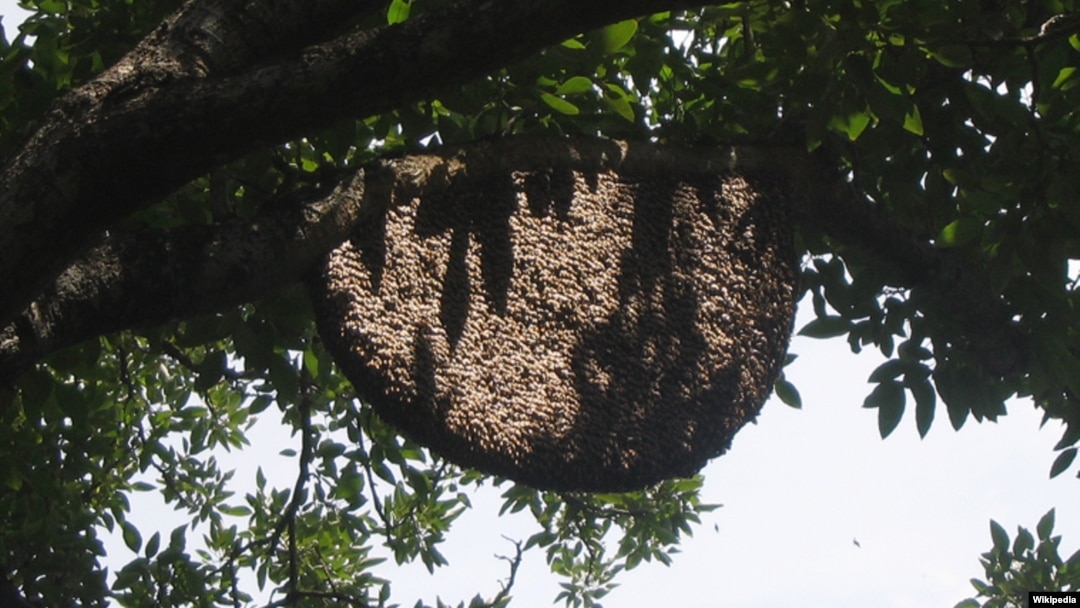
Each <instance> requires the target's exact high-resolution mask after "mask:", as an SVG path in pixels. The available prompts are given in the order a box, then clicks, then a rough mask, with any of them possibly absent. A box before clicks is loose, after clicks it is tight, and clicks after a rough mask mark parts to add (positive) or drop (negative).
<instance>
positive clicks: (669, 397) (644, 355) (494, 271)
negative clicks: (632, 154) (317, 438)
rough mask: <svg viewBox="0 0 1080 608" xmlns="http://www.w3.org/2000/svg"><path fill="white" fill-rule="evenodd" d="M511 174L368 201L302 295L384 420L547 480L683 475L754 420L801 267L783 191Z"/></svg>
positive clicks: (724, 180)
mask: <svg viewBox="0 0 1080 608" xmlns="http://www.w3.org/2000/svg"><path fill="white" fill-rule="evenodd" d="M677 173H678V172H677V171H676V172H672V171H667V170H665V171H660V170H650V169H648V168H647V167H646V168H641V167H638V168H636V169H628V168H624V169H623V170H620V169H618V168H616V169H611V168H608V169H603V168H600V169H597V170H595V171H590V170H584V171H576V170H572V169H571V168H569V167H566V168H561V169H560V168H553V169H547V170H516V171H515V170H513V167H508V168H507V170H506V171H505V172H504V173H502V174H500V175H484V176H481V177H479V178H472V179H462V180H458V181H457V182H455V183H454V184H453V185H452V186H451V187H450V188H449V189H447V190H444V191H443V192H441V193H440V194H438V195H429V196H424V197H423V198H413V199H411V200H400V201H396V202H387V203H385V204H381V205H380V204H378V203H371V205H370V208H368V209H366V210H365V213H366V219H365V221H364V222H363V224H362V226H361V227H360V229H359V230H358V231H357V233H356V235H355V237H354V238H353V239H352V240H351V241H349V242H347V243H345V244H343V245H341V246H340V247H339V248H337V249H336V250H335V251H334V252H333V253H332V254H331V255H330V256H329V258H328V260H327V262H326V264H325V267H324V268H323V271H322V275H321V277H320V279H318V280H317V282H316V283H317V284H316V287H315V289H314V298H315V302H316V310H317V311H318V314H317V316H318V322H319V328H320V333H321V335H322V336H323V338H324V340H325V342H326V343H327V345H328V347H329V348H330V351H331V353H332V354H333V356H334V358H335V361H336V362H337V363H338V364H339V366H340V367H341V368H342V369H343V370H344V372H345V374H346V375H347V376H348V377H349V379H350V380H351V382H352V383H353V384H354V386H355V387H356V390H357V392H358V393H359V395H360V396H361V397H362V398H363V399H365V400H367V401H369V402H370V403H371V404H372V405H373V406H374V408H375V409H376V411H377V412H378V414H379V415H381V416H382V417H384V418H385V419H386V420H388V421H389V422H391V423H392V424H394V425H395V426H397V427H398V428H399V429H400V430H401V431H403V432H404V433H405V434H407V435H408V436H410V437H412V438H413V439H415V440H416V441H418V442H420V443H421V444H423V445H426V446H428V447H429V448H430V449H432V450H433V451H435V452H436V453H438V454H440V455H442V456H443V457H445V458H447V459H449V460H451V461H453V462H455V463H457V464H460V465H463V466H466V467H472V468H476V469H479V470H481V471H485V472H487V473H492V474H497V475H502V476H506V477H509V478H512V479H514V480H517V481H519V482H522V483H525V484H528V485H531V486H535V487H539V488H547V489H556V490H584V491H617V490H629V489H636V488H641V487H644V486H647V485H650V484H653V483H655V482H658V481H660V480H662V479H664V478H669V477H675V476H686V475H690V474H693V473H694V472H696V471H697V470H698V469H699V468H700V467H701V466H702V465H703V464H704V463H705V462H706V461H707V460H708V459H710V458H712V457H714V456H717V455H719V454H721V453H723V452H724V451H725V450H726V449H727V448H728V447H729V445H730V442H731V439H732V437H733V436H734V434H735V433H736V432H737V431H738V430H739V429H740V428H741V427H742V426H743V425H744V424H745V423H746V422H748V421H750V420H752V419H753V418H754V417H755V416H756V415H757V413H758V411H759V409H760V407H761V405H762V403H763V402H764V400H765V399H766V397H767V396H768V394H769V392H770V390H771V388H772V384H773V382H774V380H775V378H776V375H777V373H778V372H779V369H780V367H781V365H782V362H783V357H784V353H785V349H786V346H787V342H788V338H789V335H790V328H791V321H792V314H793V309H794V298H795V292H796V288H795V283H796V269H795V257H794V254H793V247H792V244H791V231H790V226H789V222H788V220H787V216H786V212H785V204H784V201H782V200H780V197H778V196H777V195H774V194H763V193H762V192H761V191H759V190H758V189H756V188H755V187H753V186H752V185H751V182H750V181H748V180H747V179H744V178H743V177H740V176H738V175H734V174H717V173H715V172H713V173H707V174H683V175H680V174H677Z"/></svg>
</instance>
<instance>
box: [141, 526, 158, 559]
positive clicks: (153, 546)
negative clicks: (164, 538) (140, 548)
mask: <svg viewBox="0 0 1080 608" xmlns="http://www.w3.org/2000/svg"><path fill="white" fill-rule="evenodd" d="M160 547H161V533H160V532H154V535H153V536H151V537H150V540H148V541H146V550H145V551H144V552H143V555H145V556H146V557H147V559H149V558H151V557H154V556H155V555H157V552H158V549H159V548H160Z"/></svg>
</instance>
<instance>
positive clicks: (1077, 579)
mask: <svg viewBox="0 0 1080 608" xmlns="http://www.w3.org/2000/svg"><path fill="white" fill-rule="evenodd" d="M1053 531H1054V510H1053V509H1050V510H1049V511H1047V513H1046V514H1045V515H1043V516H1042V518H1041V519H1039V524H1038V526H1036V527H1035V533H1036V534H1037V535H1038V541H1039V542H1038V544H1035V540H1036V538H1035V536H1032V534H1031V531H1029V530H1028V529H1027V528H1024V527H1018V529H1017V532H1016V539H1015V540H1013V542H1012V545H1011V547H1010V545H1009V533H1008V532H1006V531H1005V528H1003V527H1001V524H999V523H997V522H996V521H993V520H991V521H990V536H991V538H992V539H993V541H994V546H993V548H992V549H990V551H988V552H986V553H983V554H982V558H980V560H979V561H980V562H982V565H983V568H984V569H985V570H986V580H985V581H983V580H979V579H974V578H973V579H971V585H972V586H973V587H975V591H977V592H978V597H981V598H986V600H985V601H983V602H982V603H980V602H979V601H978V599H975V598H969V599H966V600H964V601H962V602H960V603H959V604H957V605H956V608H979V607H980V606H981V607H982V608H1021V607H1023V606H1026V605H1027V594H1028V592H1029V591H1076V590H1077V589H1080V551H1077V552H1076V553H1073V555H1072V557H1070V558H1068V559H1066V560H1062V559H1061V557H1060V555H1059V553H1058V548H1059V547H1060V546H1061V537H1060V536H1051V534H1052V533H1053Z"/></svg>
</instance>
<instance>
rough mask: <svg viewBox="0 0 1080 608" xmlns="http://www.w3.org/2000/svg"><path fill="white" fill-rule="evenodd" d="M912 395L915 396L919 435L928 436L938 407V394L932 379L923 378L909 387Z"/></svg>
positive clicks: (916, 424) (916, 422)
mask: <svg viewBox="0 0 1080 608" xmlns="http://www.w3.org/2000/svg"><path fill="white" fill-rule="evenodd" d="M908 390H909V391H911V396H912V397H914V398H915V427H916V428H918V430H919V437H926V434H927V433H928V432H930V425H932V424H933V423H934V410H935V409H937V394H936V393H935V392H934V385H933V384H932V383H931V382H930V380H922V381H920V382H916V383H913V384H912V385H911V386H909V387H908Z"/></svg>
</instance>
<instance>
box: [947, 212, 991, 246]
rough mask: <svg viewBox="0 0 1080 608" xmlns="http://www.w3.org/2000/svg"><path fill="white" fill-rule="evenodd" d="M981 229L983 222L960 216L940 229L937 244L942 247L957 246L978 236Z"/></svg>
mask: <svg viewBox="0 0 1080 608" xmlns="http://www.w3.org/2000/svg"><path fill="white" fill-rule="evenodd" d="M982 231H983V222H982V221H981V220H977V219H975V218H971V217H962V218H960V219H958V220H955V221H953V222H951V223H950V224H948V225H947V226H945V227H944V228H942V229H941V232H940V233H939V234H938V237H937V244H938V245H940V246H942V247H959V246H960V245H966V244H968V243H970V242H971V241H973V240H975V239H976V238H978V237H979V236H980V235H981V234H982Z"/></svg>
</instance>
